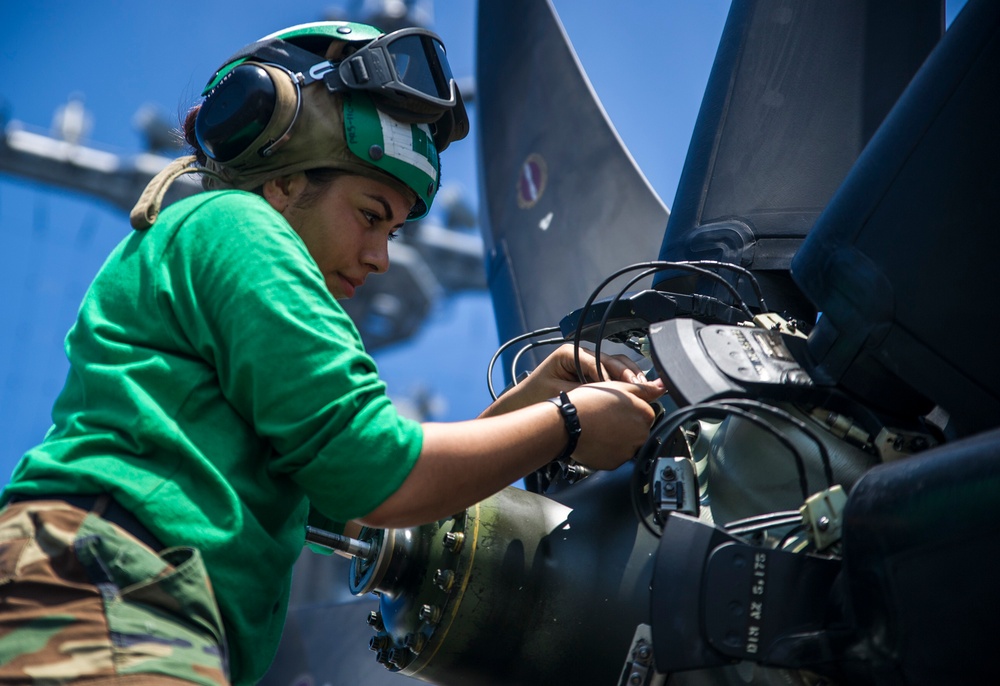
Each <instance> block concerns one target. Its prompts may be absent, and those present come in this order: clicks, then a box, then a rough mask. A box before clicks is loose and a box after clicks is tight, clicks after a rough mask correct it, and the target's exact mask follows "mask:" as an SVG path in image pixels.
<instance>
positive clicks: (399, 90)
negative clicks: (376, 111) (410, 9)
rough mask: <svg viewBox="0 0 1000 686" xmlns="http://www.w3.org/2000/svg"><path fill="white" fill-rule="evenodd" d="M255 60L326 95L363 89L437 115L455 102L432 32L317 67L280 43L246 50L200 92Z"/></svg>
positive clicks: (405, 33) (398, 36) (397, 38)
mask: <svg viewBox="0 0 1000 686" xmlns="http://www.w3.org/2000/svg"><path fill="white" fill-rule="evenodd" d="M246 60H254V61H260V62H269V63H273V64H277V65H280V66H282V67H284V68H286V69H288V70H290V71H292V72H296V73H300V74H302V77H303V82H302V85H306V84H308V83H311V82H313V81H320V80H322V81H323V82H324V83H325V84H326V86H327V88H328V89H329V90H330V91H334V92H336V91H344V90H352V89H353V90H365V91H372V95H376V96H379V95H381V96H383V97H386V98H388V99H390V100H394V101H397V102H400V103H405V102H407V101H412V100H417V101H419V102H421V103H424V104H426V105H430V106H432V107H435V108H440V109H441V110H442V111H444V110H447V109H450V108H452V107H454V106H455V105H456V103H457V101H458V98H459V95H458V87H457V86H456V84H455V77H454V76H453V75H452V72H451V66H450V65H449V64H448V58H447V56H446V54H445V49H444V44H443V43H442V42H441V39H440V38H439V37H438V36H437V35H436V34H434V33H432V32H430V31H428V30H426V29H421V28H416V27H414V28H406V29H400V30H399V31H393V32H392V33H387V34H385V35H384V36H380V37H379V38H376V39H375V40H373V41H370V42H368V43H366V44H365V45H363V46H361V47H360V48H358V49H357V50H356V51H355V52H353V53H351V54H350V55H348V56H347V57H345V58H344V59H343V60H341V61H340V62H330V61H328V60H323V61H321V62H316V55H315V54H313V53H311V52H309V51H307V50H304V49H302V48H299V47H297V46H295V45H293V44H291V43H288V42H286V41H283V40H280V39H265V40H262V41H259V42H257V43H254V44H252V45H249V46H247V47H246V48H244V49H243V50H241V51H240V52H238V53H237V54H235V55H233V56H232V57H230V58H229V59H228V60H227V61H226V65H225V67H223V68H222V69H220V70H219V71H218V72H216V74H215V76H214V77H213V79H212V80H211V81H210V82H209V83H208V85H207V86H206V87H205V91H204V92H205V93H207V92H208V91H209V90H211V89H212V88H213V87H214V86H215V85H216V84H217V83H218V82H219V81H220V80H221V78H222V76H224V75H225V73H227V72H228V71H229V70H230V69H232V68H233V67H235V66H237V65H238V64H240V63H242V62H244V61H246Z"/></svg>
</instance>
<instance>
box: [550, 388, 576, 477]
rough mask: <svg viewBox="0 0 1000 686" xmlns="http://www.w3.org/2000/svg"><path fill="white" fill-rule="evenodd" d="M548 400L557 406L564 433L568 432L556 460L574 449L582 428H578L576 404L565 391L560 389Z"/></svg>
mask: <svg viewBox="0 0 1000 686" xmlns="http://www.w3.org/2000/svg"><path fill="white" fill-rule="evenodd" d="M549 402H550V403H552V404H553V405H555V406H556V407H558V408H559V414H561V415H562V418H563V424H565V425H566V433H567V434H569V441H568V442H567V443H566V448H565V449H564V450H563V451H562V454H560V455H559V457H557V458H556V459H557V460H565V459H566V458H568V457H569V456H570V455H572V454H573V451H574V450H576V443H577V441H579V440H580V434H581V433H583V429H582V428H580V416H579V415H578V414H577V412H576V405H574V404H573V403H572V402H570V399H569V396H568V395H566V391H560V392H559V395H558V397H555V398H549Z"/></svg>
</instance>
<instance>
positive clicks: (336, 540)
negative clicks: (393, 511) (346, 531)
mask: <svg viewBox="0 0 1000 686" xmlns="http://www.w3.org/2000/svg"><path fill="white" fill-rule="evenodd" d="M306 540H307V541H308V542H310V543H315V544H316V545H320V546H323V547H324V548H330V549H331V550H338V551H340V552H343V553H347V554H348V555H351V556H353V557H360V558H361V559H362V560H371V558H372V555H373V550H374V548H373V546H372V544H371V543H368V542H367V541H359V540H358V539H356V538H351V537H350V536H344V535H343V534H335V533H333V532H332V531H324V530H323V529H318V528H316V527H314V526H307V527H306Z"/></svg>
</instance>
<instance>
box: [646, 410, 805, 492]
mask: <svg viewBox="0 0 1000 686" xmlns="http://www.w3.org/2000/svg"><path fill="white" fill-rule="evenodd" d="M729 415H736V416H738V417H741V418H743V419H746V420H747V421H749V422H751V423H753V424H756V425H757V426H759V427H761V428H763V429H764V430H766V431H768V432H769V433H770V434H771V435H772V436H773V437H774V438H775V439H776V440H777V441H778V442H779V443H781V444H782V445H783V446H784V447H785V448H786V449H787V450H788V452H790V453H791V454H792V457H793V458H794V459H795V467H796V469H797V471H798V476H799V487H800V489H801V491H802V500H803V501H805V500H806V498H808V497H809V484H808V478H807V476H806V468H805V461H804V460H803V459H802V453H801V452H800V451H799V449H798V448H797V447H795V444H793V443H792V442H791V441H790V440H789V439H788V438H787V437H786V436H785V435H784V434H782V433H781V432H780V431H779V430H778V428H777V427H775V426H774V425H773V424H771V423H770V422H768V421H766V420H764V419H762V418H761V417H758V416H757V415H755V414H753V413H751V412H748V411H747V410H744V409H742V408H740V407H736V406H734V405H729V404H726V401H712V402H707V403H699V404H697V405H689V406H687V407H684V408H681V409H679V410H676V411H674V412H673V413H672V414H671V415H670V416H668V417H667V418H666V419H665V420H664V422H663V423H662V424H661V425H660V426H659V427H657V428H655V429H653V431H652V432H651V433H650V436H649V438H647V439H646V443H647V444H648V443H649V442H650V441H653V440H657V441H659V440H660V438H661V437H663V436H669V435H670V434H671V433H672V432H674V431H676V430H677V428H678V427H679V426H680V425H681V424H683V423H684V422H686V421H689V420H690V419H698V418H701V417H702V416H708V417H712V418H715V419H725V418H726V417H727V416H729ZM644 449H645V446H643V448H641V449H640V450H644Z"/></svg>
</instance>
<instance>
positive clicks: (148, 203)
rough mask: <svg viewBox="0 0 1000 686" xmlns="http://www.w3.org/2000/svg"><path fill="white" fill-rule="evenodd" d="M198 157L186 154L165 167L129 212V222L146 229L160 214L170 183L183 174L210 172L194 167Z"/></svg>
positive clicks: (136, 227) (133, 225) (137, 227)
mask: <svg viewBox="0 0 1000 686" xmlns="http://www.w3.org/2000/svg"><path fill="white" fill-rule="evenodd" d="M196 159H197V158H196V157H195V156H194V155H185V156H184V157H178V158H177V159H176V160H174V161H173V162H171V163H170V164H168V165H167V166H166V167H164V168H163V169H162V170H160V172H159V173H158V174H157V175H156V176H154V177H153V178H152V179H151V180H150V182H149V183H148V184H147V185H146V190H144V191H143V192H142V195H141V196H139V201H138V202H137V203H136V204H135V207H133V208H132V212H130V213H129V216H128V218H129V223H131V224H132V228H133V229H136V230H137V231H145V230H146V229H148V228H149V227H151V226H152V225H153V223H154V222H155V221H156V217H157V216H158V215H159V214H160V205H162V204H163V196H164V195H166V193H167V189H168V188H170V184H172V183H173V182H174V181H176V180H177V178H178V177H179V176H181V175H182V174H205V173H209V172H207V170H205V169H203V168H201V167H193V166H191V165H192V164H194V162H195V160H196Z"/></svg>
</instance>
